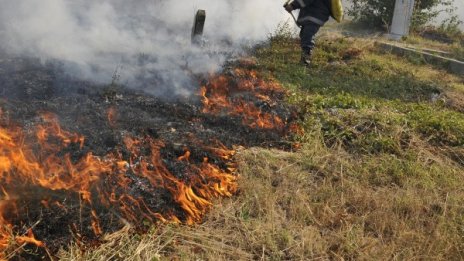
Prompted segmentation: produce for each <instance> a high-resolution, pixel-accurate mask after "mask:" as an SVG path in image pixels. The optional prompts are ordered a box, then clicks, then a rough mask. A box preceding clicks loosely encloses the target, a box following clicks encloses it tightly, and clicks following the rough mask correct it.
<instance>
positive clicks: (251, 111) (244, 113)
mask: <svg viewBox="0 0 464 261" xmlns="http://www.w3.org/2000/svg"><path fill="white" fill-rule="evenodd" d="M243 92H248V94H249V95H252V96H253V97H254V98H255V99H256V100H257V101H260V102H264V103H266V102H269V101H270V100H271V98H270V95H272V94H274V93H283V92H284V91H283V89H282V87H281V86H280V85H279V84H277V83H275V82H272V81H269V82H265V81H263V80H261V79H259V78H258V77H257V72H256V71H253V70H251V71H249V70H243V69H235V70H234V78H232V77H227V76H225V75H220V76H216V77H212V79H211V80H210V81H209V83H208V84H207V85H204V86H202V87H201V89H200V96H201V97H202V102H203V112H204V113H212V114H218V113H227V114H229V115H234V116H240V117H242V123H243V124H244V125H246V126H249V127H251V128H260V129H277V130H281V129H283V128H284V126H285V123H284V121H283V120H282V119H281V118H280V117H279V116H277V115H272V114H270V113H268V112H263V111H262V109H260V108H259V107H257V106H256V105H255V104H254V103H253V102H250V101H247V100H245V98H243V97H240V96H241V93H243Z"/></svg>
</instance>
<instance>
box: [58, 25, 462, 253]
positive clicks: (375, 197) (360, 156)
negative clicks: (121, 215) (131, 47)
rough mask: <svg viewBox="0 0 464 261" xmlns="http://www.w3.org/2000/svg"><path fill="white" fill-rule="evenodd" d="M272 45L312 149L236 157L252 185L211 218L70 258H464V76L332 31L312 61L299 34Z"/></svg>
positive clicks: (264, 57) (304, 141)
mask: <svg viewBox="0 0 464 261" xmlns="http://www.w3.org/2000/svg"><path fill="white" fill-rule="evenodd" d="M271 40H272V41H271V43H270V45H269V46H265V47H262V48H259V49H258V50H257V51H256V57H257V58H258V64H257V65H255V66H254V67H255V69H256V70H258V71H260V72H261V73H262V74H263V75H265V76H267V77H273V78H275V79H277V80H278V81H280V82H281V83H282V84H283V86H285V87H286V88H288V89H289V90H290V93H291V95H290V97H289V102H290V103H293V104H295V105H296V106H297V107H298V108H299V109H300V112H301V115H302V117H301V122H302V125H303V126H304V133H303V134H302V135H301V136H299V137H298V141H299V142H300V143H301V149H300V150H299V151H297V152H282V151H273V150H264V149H260V148H252V149H248V150H245V151H242V152H241V153H239V156H238V157H239V158H238V160H239V162H240V174H241V180H240V187H241V193H240V194H239V195H238V196H237V197H234V198H232V199H226V200H223V201H221V202H217V205H216V207H215V208H214V209H213V210H212V212H211V213H210V214H209V215H208V217H207V218H206V220H205V223H204V224H201V225H198V226H196V227H192V228H187V227H176V226H166V227H162V228H158V229H157V230H154V231H153V232H152V233H150V234H149V235H145V236H130V235H129V234H128V233H125V232H121V233H120V235H113V237H114V238H118V240H109V241H110V243H108V244H107V245H104V246H102V247H101V248H99V249H97V250H95V251H94V252H88V253H86V254H85V256H82V253H80V252H79V251H77V250H76V249H75V248H74V249H71V251H67V252H63V253H62V257H63V259H64V260H77V259H86V260H107V259H108V258H109V257H111V256H113V257H114V256H116V257H119V258H121V259H123V260H158V259H161V260H164V259H167V260H169V259H180V260H193V259H198V260H202V259H207V260H246V259H255V260H257V259H262V260H283V259H285V260H307V259H319V258H321V259H327V258H334V259H356V260H358V259H361V260H362V259H369V260H377V259H397V260H405V259H430V260H437V259H442V260H445V259H446V260H453V259H455V260H458V259H463V258H464V238H463V235H464V188H463V184H464V149H463V145H464V114H463V113H462V112H463V111H464V79H463V78H462V77H458V76H454V75H450V74H448V73H446V72H444V71H440V70H437V69H434V68H432V67H430V66H428V65H423V64H422V65H418V64H417V63H416V61H414V60H407V59H404V58H399V57H397V56H392V55H389V54H381V53H379V52H377V51H376V50H375V48H374V47H373V44H372V42H371V41H369V40H366V39H354V38H345V37H342V36H341V35H336V34H333V33H332V34H324V33H322V34H321V37H320V39H319V41H318V44H319V46H318V49H317V51H316V52H315V55H314V64H315V65H314V66H313V68H311V69H310V70H307V69H305V68H302V67H301V66H299V65H298V64H297V61H298V58H299V49H298V45H297V41H296V40H292V39H288V37H286V35H285V34H279V35H276V36H274V37H273V38H272V39H271ZM114 238H113V239H114Z"/></svg>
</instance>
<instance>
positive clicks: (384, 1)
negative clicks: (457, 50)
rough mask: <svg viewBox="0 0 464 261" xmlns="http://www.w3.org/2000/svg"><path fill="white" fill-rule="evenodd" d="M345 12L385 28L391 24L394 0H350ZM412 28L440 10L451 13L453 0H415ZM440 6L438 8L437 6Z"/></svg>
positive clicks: (428, 19)
mask: <svg viewBox="0 0 464 261" xmlns="http://www.w3.org/2000/svg"><path fill="white" fill-rule="evenodd" d="M352 2H353V5H352V6H351V8H349V9H348V11H347V13H348V14H349V15H350V16H352V17H353V19H354V20H355V21H357V22H360V23H363V24H367V25H370V26H375V27H378V28H383V29H386V28H388V26H389V25H390V24H391V21H392V18H393V11H394V8H395V2H396V1H394V0H352ZM414 5H415V7H414V14H413V17H412V28H413V29H417V28H419V27H422V26H424V25H426V24H427V23H429V22H431V21H432V20H433V19H435V18H436V17H437V16H438V15H439V14H440V13H441V12H447V13H450V14H452V13H453V9H452V8H451V6H452V5H453V0H416V1H415V4H414ZM438 7H440V8H438Z"/></svg>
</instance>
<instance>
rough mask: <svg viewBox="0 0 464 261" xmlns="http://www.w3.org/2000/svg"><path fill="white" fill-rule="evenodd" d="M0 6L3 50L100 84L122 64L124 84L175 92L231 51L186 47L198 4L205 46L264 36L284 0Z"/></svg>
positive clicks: (24, 1)
mask: <svg viewBox="0 0 464 261" xmlns="http://www.w3.org/2000/svg"><path fill="white" fill-rule="evenodd" d="M0 6H1V9H0V47H1V49H4V50H6V51H7V52H8V53H10V54H14V55H26V56H34V57H39V58H41V59H42V60H43V61H46V60H54V61H59V62H60V63H62V64H63V66H64V68H65V71H66V72H67V73H69V74H70V75H73V76H74V77H78V78H82V79H88V80H93V81H97V82H100V83H109V82H111V79H112V76H113V74H114V72H115V70H116V68H120V69H119V70H118V74H120V80H121V82H122V83H124V84H128V85H131V86H137V87H143V88H144V89H145V90H147V91H148V92H151V93H155V94H156V93H159V92H160V91H159V87H158V86H160V85H163V86H165V88H168V90H169V92H172V94H178V95H187V94H188V93H189V90H188V86H189V83H190V81H191V79H190V77H189V73H190V72H193V73H206V72H211V71H215V70H217V69H219V68H220V66H221V64H222V63H223V62H224V59H225V57H224V55H221V54H219V53H220V52H219V50H220V51H221V52H223V50H225V48H226V47H227V48H229V51H230V49H231V46H230V45H227V46H219V45H215V46H216V47H215V48H214V49H215V50H217V51H216V52H213V51H212V50H208V54H206V53H205V51H204V50H201V49H200V48H198V47H192V46H191V45H190V32H191V26H192V23H193V16H194V12H195V10H196V9H206V12H207V17H206V25H205V35H206V36H207V39H208V40H209V42H210V43H217V42H220V40H224V39H229V40H230V41H229V42H233V43H235V44H237V43H240V42H242V40H251V41H255V40H260V39H264V37H266V35H267V34H269V33H270V32H272V30H273V29H274V28H275V26H276V25H277V23H279V22H280V21H282V19H284V18H287V16H286V14H285V11H284V10H283V8H282V7H281V6H282V3H281V1H269V0H255V1H248V0H233V1H232V0H215V1H211V0H195V1H191V0H180V1H167V0H150V1H149V0H138V1H124V0H101V1H95V0H43V1H36V0H15V1H11V0H0ZM212 45H213V44H212ZM233 49H234V50H235V49H236V47H233ZM213 53H214V54H213ZM187 71H188V72H187ZM163 92H165V91H163Z"/></svg>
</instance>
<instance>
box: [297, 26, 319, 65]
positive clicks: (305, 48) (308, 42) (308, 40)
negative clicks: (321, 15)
mask: <svg viewBox="0 0 464 261" xmlns="http://www.w3.org/2000/svg"><path fill="white" fill-rule="evenodd" d="M319 28H321V26H320V25H318V24H315V23H309V24H307V25H304V26H303V27H301V32H300V38H301V50H302V53H301V62H302V63H303V64H305V65H310V63H311V53H312V51H313V49H314V46H315V41H314V36H315V35H316V33H317V32H318V31H319Z"/></svg>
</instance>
